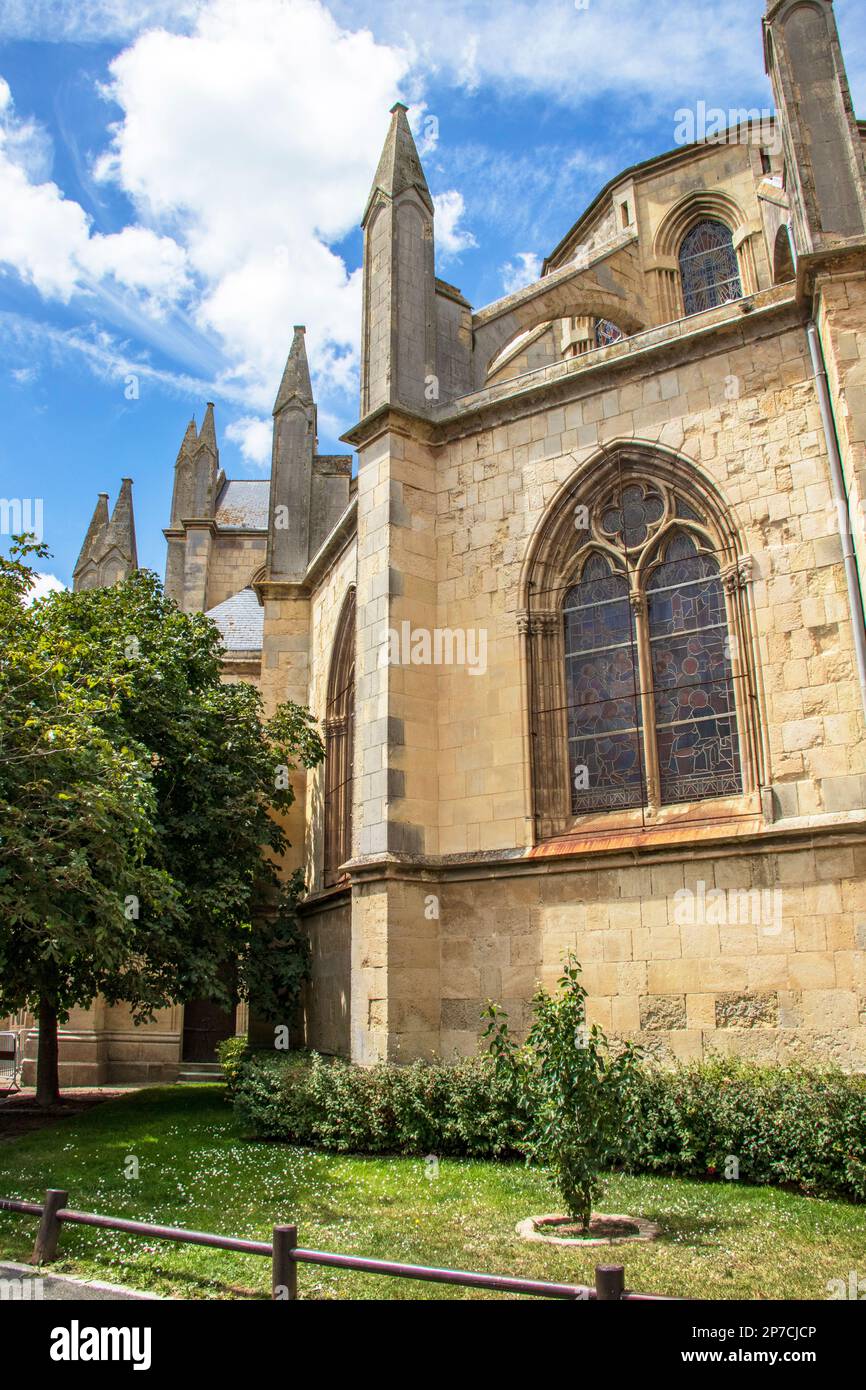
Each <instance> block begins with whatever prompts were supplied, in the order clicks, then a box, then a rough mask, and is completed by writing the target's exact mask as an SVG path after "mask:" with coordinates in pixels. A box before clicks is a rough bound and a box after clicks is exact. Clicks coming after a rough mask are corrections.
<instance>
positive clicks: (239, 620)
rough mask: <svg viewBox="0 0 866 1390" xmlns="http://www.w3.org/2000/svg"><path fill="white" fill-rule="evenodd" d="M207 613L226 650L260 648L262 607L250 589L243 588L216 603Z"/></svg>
mask: <svg viewBox="0 0 866 1390" xmlns="http://www.w3.org/2000/svg"><path fill="white" fill-rule="evenodd" d="M207 616H208V617H209V618H212V619H213V621H214V622H215V623H216V625H217V627H218V628H219V630H220V633H221V635H222V639H223V646H224V648H225V650H226V651H227V652H259V651H261V649H262V638H263V634H264V625H265V610H264V609H263V608H262V606H261V604H260V603H259V601H258V598H257V597H256V593H255V590H254V589H244V590H242V592H241V593H239V594H234V595H233V596H232V598H227V599H226V601H225V603H218V604H217V606H216V608H212V609H211V610H210V612H209V613H208V615H207Z"/></svg>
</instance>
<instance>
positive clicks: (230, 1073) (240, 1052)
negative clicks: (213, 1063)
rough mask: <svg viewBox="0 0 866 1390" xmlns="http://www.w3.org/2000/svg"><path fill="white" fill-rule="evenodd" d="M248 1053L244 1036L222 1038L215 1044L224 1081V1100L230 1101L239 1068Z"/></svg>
mask: <svg viewBox="0 0 866 1390" xmlns="http://www.w3.org/2000/svg"><path fill="white" fill-rule="evenodd" d="M248 1052H249V1043H248V1041H247V1038H246V1035H241V1036H238V1037H234V1038H224V1039H223V1041H222V1042H221V1043H217V1056H218V1057H219V1062H220V1066H221V1067H222V1069H223V1076H224V1077H225V1079H226V1099H231V1098H232V1097H233V1095H234V1093H235V1091H236V1090H237V1084H238V1081H239V1080H240V1074H241V1067H242V1065H243V1062H244V1059H245V1058H246V1056H247V1055H248Z"/></svg>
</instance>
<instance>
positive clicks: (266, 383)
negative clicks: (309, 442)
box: [97, 0, 411, 411]
mask: <svg viewBox="0 0 866 1390" xmlns="http://www.w3.org/2000/svg"><path fill="white" fill-rule="evenodd" d="M409 72H410V57H409V55H408V54H407V53H406V52H405V51H404V50H403V49H401V48H399V47H396V46H386V45H382V44H378V43H376V41H375V40H374V38H373V36H372V35H371V34H370V32H369V31H366V30H360V31H358V32H353V31H352V30H351V29H348V28H341V27H340V26H339V25H338V24H337V23H336V22H335V20H334V19H333V18H332V16H331V15H330V14H329V13H328V11H327V9H326V8H325V7H324V6H323V5H322V4H321V3H319V0H212V3H211V4H209V5H208V6H207V7H206V8H205V9H203V10H202V11H201V12H200V14H199V17H198V20H197V23H196V26H195V28H194V30H193V32H192V33H190V34H187V35H183V34H176V33H174V34H173V33H168V32H166V31H164V30H156V31H151V32H148V33H144V34H142V35H141V36H140V37H139V38H138V39H137V40H136V42H135V43H134V44H133V45H132V46H131V47H130V48H128V49H126V50H125V51H124V52H123V53H121V54H120V55H119V56H118V57H117V58H116V59H115V60H114V62H113V63H112V65H111V75H112V80H111V96H112V99H113V100H114V101H115V102H117V103H118V105H119V106H120V108H121V111H122V117H121V119H120V121H119V122H118V124H117V126H116V129H115V133H114V138H113V142H112V147H111V150H110V152H109V154H108V155H107V156H106V157H104V158H103V159H102V160H101V161H100V163H99V165H98V168H97V173H98V175H99V177H101V178H102V179H103V180H113V181H114V182H116V183H117V184H118V185H119V186H120V187H121V188H122V189H123V190H124V192H125V193H127V194H128V195H129V196H130V197H131V198H132V200H133V202H134V204H135V206H136V209H137V212H138V215H139V220H140V221H141V222H143V223H146V224H147V225H150V226H154V227H157V228H159V229H160V230H161V231H163V232H164V233H166V234H168V233H171V235H172V236H173V237H174V238H175V239H176V240H179V241H181V242H182V243H183V246H184V248H185V250H186V253H187V257H188V264H189V267H190V268H191V270H192V271H193V272H194V274H195V275H196V277H197V280H198V283H199V284H200V286H201V294H200V298H199V299H198V301H197V303H196V305H195V308H194V317H195V321H196V323H197V324H198V327H199V329H200V330H201V331H202V332H203V333H205V334H207V335H210V336H211V337H214V336H215V337H216V338H217V339H218V340H219V341H220V342H221V343H222V344H223V347H224V350H225V355H226V360H227V363H228V366H227V370H226V377H225V379H226V381H227V382H228V383H230V384H232V385H234V386H236V387H238V388H240V389H242V390H245V391H246V395H247V400H248V404H249V405H250V406H251V407H252V408H253V409H254V410H258V411H262V410H265V409H269V408H270V406H271V405H272V404H273V397H274V394H275V392H276V388H277V383H278V381H279V375H280V372H281V370H282V366H283V363H284V361H285V356H286V353H287V351H288V347H289V342H290V339H291V328H290V325H291V324H293V323H301V322H306V324H307V325H308V330H309V331H308V339H307V341H308V348H309V351H310V356H311V360H312V363H313V366H314V369H315V370H316V374H317V385H318V382H319V380H320V379H321V376H322V366H323V364H324V369H325V370H324V376H325V379H326V382H327V384H328V385H329V386H330V387H331V388H333V389H341V383H342V385H343V386H345V385H346V384H347V383H348V384H349V385H350V386H351V387H352V389H354V387H355V385H356V379H357V349H358V339H359V337H360V332H359V329H360V316H361V305H360V276H359V274H357V273H354V274H353V273H350V272H349V270H348V268H347V266H346V263H345V261H344V260H343V258H342V257H341V256H340V255H339V254H338V253H337V251H335V250H334V249H333V247H334V245H335V244H336V243H337V242H339V241H340V240H341V239H342V238H343V237H344V236H345V235H346V234H347V233H348V232H350V231H351V230H352V229H353V228H354V227H356V226H357V224H358V222H359V220H360V216H361V213H362V212H363V209H364V205H365V203H366V200H367V197H368V194H369V191H370V184H371V181H372V176H373V171H374V169H375V167H376V161H377V159H378V156H379V152H380V150H381V147H382V143H383V141H384V139H385V135H386V132H387V124H388V114H387V113H388V110H389V108H390V106H391V105H393V103H394V101H395V100H396V99H397V97H398V96H400V95H401V91H403V90H404V89H405V87H406V85H407V84H408V85H411V82H410V79H409ZM359 74H363V80H362V81H361V80H359Z"/></svg>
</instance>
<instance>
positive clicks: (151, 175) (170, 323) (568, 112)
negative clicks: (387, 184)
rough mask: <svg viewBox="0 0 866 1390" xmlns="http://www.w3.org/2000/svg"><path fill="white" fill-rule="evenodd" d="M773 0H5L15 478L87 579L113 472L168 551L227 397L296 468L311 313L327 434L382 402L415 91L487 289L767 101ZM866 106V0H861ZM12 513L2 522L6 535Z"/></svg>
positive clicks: (145, 533) (229, 446) (855, 30)
mask: <svg viewBox="0 0 866 1390" xmlns="http://www.w3.org/2000/svg"><path fill="white" fill-rule="evenodd" d="M763 8H764V6H763V3H762V0H717V3H715V4H714V5H713V6H711V7H705V6H702V5H696V4H694V3H693V2H692V0H667V3H659V0H655V3H653V4H651V5H650V4H648V3H646V0H588V3H586V4H584V3H583V0H577V2H576V0H514V2H513V3H505V4H503V3H501V0H370V2H369V3H368V2H365V0H351V3H350V0H330V3H324V0H171V3H168V0H0V219H2V220H0V495H2V496H4V497H8V498H13V497H21V498H42V499H43V505H44V518H45V539H46V540H47V541H48V543H49V545H50V546H51V549H52V551H53V557H54V558H53V559H52V561H51V562H50V569H51V572H52V573H53V574H54V575H55V576H57V578H58V579H59V580H60V581H61V582H63V583H68V582H69V581H70V577H71V571H72V566H73V565H74V563H75V559H76V556H77V553H78V550H79V547H80V544H81V540H82V537H83V534H84V531H85V529H86V526H87V523H88V521H89V518H90V515H91V512H92V509H93V505H94V502H95V499H96V494H97V493H98V492H99V491H101V490H108V491H110V493H111V496H112V500H113V498H114V496H115V495H116V492H117V487H118V484H119V479H120V478H121V477H122V476H130V477H132V478H133V479H134V480H135V507H136V519H137V526H138V540H139V559H140V562H141V563H142V564H146V565H149V566H151V567H152V568H154V569H157V570H158V571H159V572H160V573H161V572H162V570H163V566H164V541H163V539H162V534H161V530H162V527H163V526H164V525H165V524H166V522H167V519H168V506H169V501H170V495H171V482H172V474H173V466H174V460H175V457H176V454H177V450H178V447H179V444H180V441H181V438H182V436H183V433H184V430H185V428H186V423H187V421H188V419H189V417H190V416H191V415H192V414H195V415H196V417H197V418H198V420H199V423H200V421H201V416H202V411H203V407H204V403H205V401H206V400H213V401H215V402H216V406H217V423H218V430H219V436H220V445H221V455H222V463H223V466H224V468H225V469H226V472H227V473H228V474H229V476H230V477H260V476H263V475H264V474H265V473H266V471H267V467H268V460H269V447H270V446H269V418H270V408H271V405H272V402H273V398H274V395H275V392H276V387H277V384H278V380H279V375H280V371H281V367H282V363H283V361H284V360H285V356H286V353H287V351H288V348H289V345H290V342H291V336H292V326H293V324H295V323H306V324H307V328H308V345H309V348H310V353H311V359H312V365H313V369H314V376H315V382H316V388H317V392H318V395H319V405H320V435H321V440H320V447H321V449H322V451H323V452H336V451H338V450H341V448H342V446H340V445H339V444H338V436H339V434H340V433H341V432H342V431H343V430H345V429H346V428H348V427H349V426H350V425H351V424H352V423H353V422H354V419H355V415H356V409H357V389H358V383H357V369H358V364H357V343H358V328H359V315H360V294H359V279H358V269H359V265H360V258H361V237H360V233H359V231H358V221H359V219H360V216H361V214H362V212H363V208H364V203H365V201H366V197H367V193H368V191H369V185H370V183H371V180H372V176H373V173H374V170H375V166H376V162H377V159H378V155H379V152H380V149H381V145H382V141H383V139H384V136H385V132H386V129H387V124H388V110H389V107H390V106H391V105H392V104H393V102H394V101H395V100H397V99H402V100H404V101H406V102H407V103H408V104H409V106H410V109H411V117H412V121H413V124H414V126H415V128H416V131H417V134H418V140H419V144H420V146H421V148H422V152H423V153H424V162H425V167H426V170H427V174H428V180H429V183H430V187H431V191H432V193H433V195H434V197H435V199H436V202H437V262H438V264H437V270H438V273H439V274H440V275H441V276H442V277H443V278H445V279H447V280H449V281H451V282H452V283H454V284H457V285H458V286H459V287H460V288H461V289H462V290H463V292H464V294H466V295H467V297H468V298H469V299H470V301H471V302H472V303H473V304H474V305H475V306H476V307H480V306H481V305H483V304H485V303H488V302H489V301H491V300H493V299H496V298H498V297H499V296H500V295H502V294H503V293H505V292H506V291H507V290H509V289H510V288H513V287H515V286H516V285H518V284H520V283H525V282H526V281H527V280H529V279H532V278H534V276H535V274H537V272H538V269H539V267H540V262H541V259H542V257H543V256H544V255H545V254H546V253H547V252H548V251H550V250H551V249H552V247H553V246H554V245H555V244H556V242H557V241H558V240H559V238H560V237H561V236H562V235H563V233H564V232H565V231H567V229H568V228H569V227H570V226H571V224H572V223H573V222H574V221H575V220H576V218H577V217H578V216H579V215H580V213H581V211H582V210H583V209H584V208H585V206H586V205H587V204H588V203H589V202H590V201H591V199H592V198H593V197H594V196H595V194H596V193H597V192H598V190H599V189H600V188H601V187H602V185H603V184H604V183H605V182H606V181H607V180H608V179H609V178H611V177H612V176H614V175H615V174H616V173H618V172H619V171H620V170H621V169H623V168H625V167H627V166H628V165H630V164H634V163H636V162H638V161H639V160H642V159H645V158H649V157H650V156H651V155H653V154H656V153H659V152H661V151H662V150H666V149H669V148H672V147H673V145H674V143H675V138H674V132H675V128H676V124H677V121H676V114H675V113H676V112H677V111H678V109H680V108H684V107H691V108H694V107H695V106H696V104H697V103H698V102H700V101H704V102H706V103H707V104H708V105H709V106H716V107H721V108H723V109H725V110H729V109H732V108H733V109H736V108H740V107H757V108H768V107H770V105H771V98H770V93H769V87H768V84H767V82H766V78H765V76H764V72H763V58H762V52H761V32H760V17H761V13H762V11H763ZM836 12H837V16H838V20H839V25H840V29H841V32H842V40H843V45H844V48H845V53H846V58H847V61H848V66H849V73H850V76H851V81H852V88H853V91H854V97H855V105H856V107H857V110H858V112H859V113H860V114H861V115H866V32H864V29H866V26H864V24H863V18H862V0H837V4H836ZM5 543H6V542H5V540H4V539H3V538H0V544H4V545H5Z"/></svg>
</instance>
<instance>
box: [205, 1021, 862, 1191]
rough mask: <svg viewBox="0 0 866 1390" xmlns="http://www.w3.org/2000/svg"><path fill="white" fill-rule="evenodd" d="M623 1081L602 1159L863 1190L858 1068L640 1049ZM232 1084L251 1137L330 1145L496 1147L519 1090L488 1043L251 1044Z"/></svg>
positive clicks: (649, 1169) (520, 1119)
mask: <svg viewBox="0 0 866 1390" xmlns="http://www.w3.org/2000/svg"><path fill="white" fill-rule="evenodd" d="M230 1042H231V1043H235V1042H236V1040H234V1039H232V1040H230ZM632 1080H633V1089H632V1090H630V1097H631V1099H630V1102H629V1103H630V1105H632V1106H633V1116H634V1118H633V1119H632V1120H631V1121H630V1122H629V1125H628V1132H627V1134H625V1135H621V1136H620V1143H619V1145H618V1146H613V1147H612V1148H611V1150H610V1152H609V1154H608V1158H607V1159H606V1160H605V1161H606V1162H607V1163H608V1164H610V1165H611V1166H626V1167H628V1169H629V1170H630V1171H632V1172H635V1173H664V1174H670V1175H672V1176H680V1177H693V1178H702V1179H704V1180H707V1179H714V1178H718V1179H719V1180H722V1179H724V1177H725V1171H726V1165H727V1163H728V1159H730V1158H734V1159H736V1161H737V1163H738V1165H739V1177H740V1180H741V1181H743V1182H746V1183H758V1184H776V1185H783V1186H787V1187H790V1188H793V1189H795V1190H797V1191H801V1192H804V1193H808V1194H810V1195H814V1196H826V1197H842V1198H847V1199H848V1200H850V1201H856V1202H863V1201H866V1077H864V1076H849V1075H847V1074H845V1073H843V1072H840V1071H818V1070H815V1069H811V1068H807V1067H801V1066H792V1067H784V1068H783V1067H760V1066H756V1065H754V1064H751V1063H744V1062H738V1061H734V1060H727V1059H726V1060H717V1061H709V1062H702V1063H699V1064H698V1063H694V1064H691V1065H689V1066H680V1067H676V1068H675V1069H673V1070H670V1071H668V1070H662V1069H661V1068H659V1067H657V1066H655V1065H651V1064H649V1063H647V1062H644V1063H643V1064H642V1065H640V1066H639V1067H638V1068H637V1070H636V1071H635V1073H634V1076H633V1078H632ZM231 1084H232V1083H231V1082H230V1085H231ZM234 1095H235V1110H236V1113H237V1114H238V1116H239V1118H240V1119H241V1121H242V1123H243V1124H244V1126H245V1128H246V1129H247V1131H248V1132H250V1133H252V1134H253V1135H255V1136H257V1137H258V1138H262V1139H278V1140H283V1141H284V1142H288V1143H294V1144H307V1145H310V1146H312V1147H317V1148H323V1149H329V1150H332V1151H334V1152H337V1153H370V1154H383V1153H399V1154H412V1155H417V1156H419V1157H423V1156H424V1155H426V1154H430V1153H434V1154H437V1155H439V1156H440V1157H464V1158H509V1157H516V1156H518V1155H520V1154H522V1153H525V1151H526V1145H527V1142H528V1140H529V1135H528V1127H529V1124H530V1116H529V1115H528V1114H527V1112H526V1109H525V1094H524V1093H523V1092H522V1090H521V1088H520V1087H519V1085H518V1084H517V1082H516V1080H515V1078H514V1075H513V1073H510V1072H509V1070H508V1069H507V1068H503V1067H497V1066H496V1065H495V1063H494V1059H493V1058H492V1057H491V1056H489V1055H483V1056H479V1057H472V1058H466V1059H463V1060H460V1061H456V1062H454V1063H453V1064H450V1065H446V1064H445V1063H442V1062H434V1063H430V1064H429V1065H428V1064H425V1063H421V1062H416V1063H415V1064H413V1065H412V1066H409V1067H395V1066H389V1065H386V1064H380V1065H379V1066H375V1067H371V1068H369V1069H364V1068H361V1067H353V1066H350V1065H349V1064H348V1063H346V1062H342V1061H331V1060H326V1059H324V1058H321V1057H318V1056H316V1054H313V1053H293V1054H289V1055H288V1056H287V1055H285V1054H279V1053H274V1052H272V1051H271V1052H263V1053H254V1054H253V1055H252V1056H249V1055H248V1056H246V1057H245V1059H244V1060H243V1061H242V1062H241V1065H240V1075H239V1077H238V1080H237V1082H236V1084H235V1092H234Z"/></svg>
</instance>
